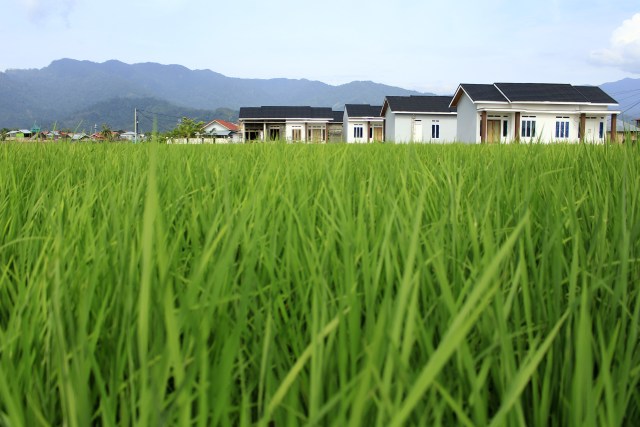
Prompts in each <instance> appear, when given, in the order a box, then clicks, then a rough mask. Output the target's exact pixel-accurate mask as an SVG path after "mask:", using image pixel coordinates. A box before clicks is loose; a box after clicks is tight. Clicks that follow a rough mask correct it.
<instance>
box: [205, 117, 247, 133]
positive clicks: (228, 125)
mask: <svg viewBox="0 0 640 427" xmlns="http://www.w3.org/2000/svg"><path fill="white" fill-rule="evenodd" d="M213 123H218V124H220V125H222V126H224V127H225V128H227V129H228V130H230V131H235V132H237V131H238V129H239V128H238V126H237V125H235V124H233V123H231V122H228V121H226V120H220V119H214V120H211V121H210V122H209V123H207V124H206V125H205V126H204V127H207V126H209V125H211V124H213Z"/></svg>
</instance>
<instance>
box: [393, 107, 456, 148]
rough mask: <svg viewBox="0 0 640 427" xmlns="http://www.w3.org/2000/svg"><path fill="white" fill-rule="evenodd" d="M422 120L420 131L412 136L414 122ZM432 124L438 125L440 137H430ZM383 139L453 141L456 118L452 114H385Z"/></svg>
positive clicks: (396, 140) (427, 141)
mask: <svg viewBox="0 0 640 427" xmlns="http://www.w3.org/2000/svg"><path fill="white" fill-rule="evenodd" d="M416 120H420V121H421V122H422V133H421V135H416V137H415V138H414V135H413V133H414V123H415V121H416ZM433 124H438V125H440V138H438V139H432V137H431V134H432V132H431V131H432V128H431V126H432V125H433ZM386 128H387V130H386V132H385V140H386V141H389V142H396V143H407V142H416V143H445V142H454V141H455V140H456V132H457V118H456V116H455V115H454V114H404V113H394V114H387V117H386Z"/></svg>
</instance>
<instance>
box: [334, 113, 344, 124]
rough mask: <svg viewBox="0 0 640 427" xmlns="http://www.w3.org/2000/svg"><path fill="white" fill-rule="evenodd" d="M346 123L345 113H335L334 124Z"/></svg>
mask: <svg viewBox="0 0 640 427" xmlns="http://www.w3.org/2000/svg"><path fill="white" fill-rule="evenodd" d="M343 121H344V111H333V123H342V122H343Z"/></svg>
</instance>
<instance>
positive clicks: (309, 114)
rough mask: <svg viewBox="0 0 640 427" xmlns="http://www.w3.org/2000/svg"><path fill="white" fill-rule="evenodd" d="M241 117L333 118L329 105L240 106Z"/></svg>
mask: <svg viewBox="0 0 640 427" xmlns="http://www.w3.org/2000/svg"><path fill="white" fill-rule="evenodd" d="M239 118H240V119H327V120H333V111H332V110H331V108H328V107H290V106H267V107H240V113H239Z"/></svg>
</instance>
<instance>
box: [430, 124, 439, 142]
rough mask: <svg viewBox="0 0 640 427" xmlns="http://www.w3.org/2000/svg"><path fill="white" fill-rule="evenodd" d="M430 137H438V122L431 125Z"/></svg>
mask: <svg viewBox="0 0 640 427" xmlns="http://www.w3.org/2000/svg"><path fill="white" fill-rule="evenodd" d="M431 139H440V123H434V124H432V125H431Z"/></svg>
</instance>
